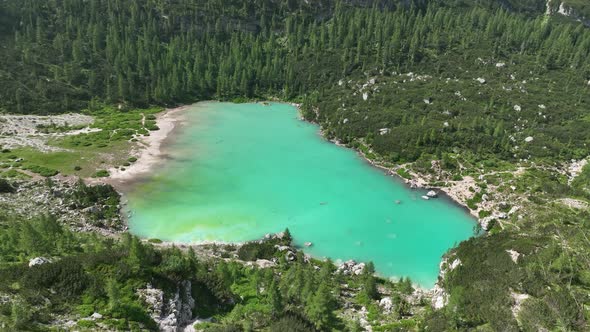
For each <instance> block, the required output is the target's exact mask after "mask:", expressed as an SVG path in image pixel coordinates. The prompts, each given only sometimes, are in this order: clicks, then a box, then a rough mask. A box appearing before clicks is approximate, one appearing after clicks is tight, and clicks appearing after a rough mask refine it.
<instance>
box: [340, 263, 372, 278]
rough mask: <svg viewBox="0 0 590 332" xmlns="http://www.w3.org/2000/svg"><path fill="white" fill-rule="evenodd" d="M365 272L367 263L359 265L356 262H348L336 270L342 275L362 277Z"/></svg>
mask: <svg viewBox="0 0 590 332" xmlns="http://www.w3.org/2000/svg"><path fill="white" fill-rule="evenodd" d="M364 270H365V263H358V264H357V262H355V261H354V260H352V259H351V260H348V261H346V262H344V263H342V264H340V266H338V268H337V269H336V271H337V272H339V273H342V274H344V275H357V276H358V275H360V274H361V273H363V271H364Z"/></svg>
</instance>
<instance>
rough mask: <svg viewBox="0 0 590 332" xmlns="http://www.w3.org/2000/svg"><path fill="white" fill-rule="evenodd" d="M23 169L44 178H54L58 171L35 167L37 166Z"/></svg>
mask: <svg viewBox="0 0 590 332" xmlns="http://www.w3.org/2000/svg"><path fill="white" fill-rule="evenodd" d="M24 169H26V170H29V171H31V172H33V173H37V174H39V175H41V176H44V177H50V176H54V175H57V174H58V173H59V172H58V171H56V170H54V169H51V168H47V167H43V166H37V165H29V166H26V167H24Z"/></svg>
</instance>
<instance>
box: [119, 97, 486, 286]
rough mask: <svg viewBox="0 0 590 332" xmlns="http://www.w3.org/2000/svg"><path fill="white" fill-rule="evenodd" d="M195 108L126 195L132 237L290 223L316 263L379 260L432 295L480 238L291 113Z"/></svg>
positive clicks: (192, 238) (229, 237) (386, 270)
mask: <svg viewBox="0 0 590 332" xmlns="http://www.w3.org/2000/svg"><path fill="white" fill-rule="evenodd" d="M186 112H187V114H186V121H187V124H186V125H185V126H184V128H183V129H182V132H180V133H179V134H178V135H177V137H176V139H175V141H174V143H172V145H171V146H169V147H168V149H169V151H167V153H168V154H169V156H170V161H167V162H166V163H165V164H164V165H161V166H160V167H158V168H156V169H155V170H153V171H152V175H151V176H150V177H149V178H148V179H147V180H146V181H144V182H142V183H141V184H138V185H135V186H133V189H132V190H131V192H129V193H128V195H127V196H128V200H129V207H130V209H131V210H132V211H133V214H132V217H131V219H130V220H129V226H130V229H131V232H133V233H134V234H137V235H139V236H142V237H146V238H159V239H162V240H166V241H175V242H185V243H194V242H200V241H223V242H243V241H248V240H254V239H259V238H261V237H262V236H264V234H266V233H276V232H280V231H282V230H284V229H285V228H286V227H288V228H289V229H290V231H291V233H292V234H293V236H294V238H295V242H296V244H299V245H303V243H304V242H312V243H313V246H312V247H310V248H305V251H306V252H308V253H310V254H312V255H314V256H316V257H330V258H331V259H332V260H338V259H341V260H348V259H355V260H358V261H373V262H374V263H375V266H376V269H377V272H378V273H379V274H380V275H383V276H387V277H388V276H396V277H400V276H409V277H411V278H412V280H413V281H414V282H416V283H418V284H420V285H421V286H423V287H431V286H433V285H434V283H435V281H436V278H437V275H438V265H439V263H440V260H441V256H442V255H443V254H444V253H445V252H446V251H447V250H448V249H449V248H450V247H452V246H454V245H456V244H458V243H459V242H460V241H462V240H465V239H467V238H469V237H470V236H472V235H473V226H474V224H475V221H474V220H473V219H472V218H471V217H470V216H469V215H468V214H467V213H466V212H465V211H464V210H463V209H461V208H459V207H457V206H455V205H454V204H451V203H450V202H449V201H448V200H443V199H438V200H429V201H425V200H423V199H421V198H420V196H421V195H423V194H424V191H418V190H411V189H408V188H407V187H406V186H405V185H404V184H402V183H401V182H400V181H398V180H397V179H394V178H392V177H391V176H387V175H386V174H384V173H383V172H382V171H380V170H378V169H376V168H374V167H371V166H370V165H369V164H368V163H367V162H366V161H365V160H363V159H362V158H361V157H360V156H358V155H357V154H356V153H355V152H354V151H353V150H350V149H346V148H342V147H338V146H336V145H334V144H332V143H330V142H328V141H326V140H324V139H323V138H322V137H321V136H320V135H319V131H318V127H317V126H315V125H313V124H309V123H306V122H303V121H300V120H299V119H298V114H297V110H296V109H295V108H294V107H292V106H291V105H288V104H280V103H272V104H270V106H264V105H262V104H230V103H216V102H207V103H199V104H196V105H193V106H192V107H190V108H189V109H188V110H186ZM397 200H399V201H401V203H400V204H396V201H397Z"/></svg>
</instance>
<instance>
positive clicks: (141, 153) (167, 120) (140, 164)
mask: <svg viewBox="0 0 590 332" xmlns="http://www.w3.org/2000/svg"><path fill="white" fill-rule="evenodd" d="M190 107H191V105H183V106H179V107H175V108H168V109H166V110H164V111H163V112H161V113H158V114H157V115H156V125H157V126H158V128H159V129H158V130H155V131H150V135H149V136H143V137H141V138H139V142H138V144H137V145H136V147H135V148H134V149H133V152H132V153H133V154H135V155H136V158H137V160H136V161H135V162H134V163H132V164H131V166H128V167H126V168H125V169H124V170H122V169H120V168H116V167H112V168H110V169H109V170H108V171H109V176H108V177H105V178H103V179H101V182H104V183H107V184H110V185H112V186H113V187H115V188H116V189H117V191H119V192H120V193H123V192H125V191H127V190H128V189H129V188H130V187H131V186H133V185H134V184H135V183H137V182H140V181H141V180H142V179H145V178H146V177H147V176H148V175H149V173H150V172H151V171H152V170H153V169H154V168H155V167H156V166H158V165H160V164H162V163H163V162H165V161H166V159H167V158H166V148H167V147H168V146H169V145H170V144H171V143H172V142H173V141H174V139H175V138H176V136H177V134H178V131H179V129H180V127H181V126H182V125H183V124H185V123H186V111H187V110H188V109H189V108H190Z"/></svg>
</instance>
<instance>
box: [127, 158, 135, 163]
mask: <svg viewBox="0 0 590 332" xmlns="http://www.w3.org/2000/svg"><path fill="white" fill-rule="evenodd" d="M127 161H128V162H130V163H134V162H136V161H137V158H135V157H130V158H129V159H127Z"/></svg>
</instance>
